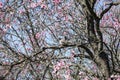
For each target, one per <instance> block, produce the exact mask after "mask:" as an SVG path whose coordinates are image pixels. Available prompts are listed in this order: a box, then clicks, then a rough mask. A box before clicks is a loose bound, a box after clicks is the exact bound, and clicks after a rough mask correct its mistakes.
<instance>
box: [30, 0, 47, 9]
mask: <svg viewBox="0 0 120 80" xmlns="http://www.w3.org/2000/svg"><path fill="white" fill-rule="evenodd" d="M37 6H41V8H43V9H46V8H47V6H46V5H45V4H44V3H42V1H38V2H37V3H36V2H31V3H30V6H29V8H36V7H37Z"/></svg>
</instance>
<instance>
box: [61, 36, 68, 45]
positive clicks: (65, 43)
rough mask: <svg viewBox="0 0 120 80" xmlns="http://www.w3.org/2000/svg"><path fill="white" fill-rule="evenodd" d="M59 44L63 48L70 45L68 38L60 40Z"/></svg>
mask: <svg viewBox="0 0 120 80" xmlns="http://www.w3.org/2000/svg"><path fill="white" fill-rule="evenodd" d="M59 44H60V45H61V46H67V45H69V44H70V41H69V40H67V37H63V38H59Z"/></svg>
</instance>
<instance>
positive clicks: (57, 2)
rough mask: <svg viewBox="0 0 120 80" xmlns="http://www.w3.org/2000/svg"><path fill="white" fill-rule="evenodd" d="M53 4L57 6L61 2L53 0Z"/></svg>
mask: <svg viewBox="0 0 120 80" xmlns="http://www.w3.org/2000/svg"><path fill="white" fill-rule="evenodd" d="M53 2H54V4H59V3H60V2H61V1H60V0H53Z"/></svg>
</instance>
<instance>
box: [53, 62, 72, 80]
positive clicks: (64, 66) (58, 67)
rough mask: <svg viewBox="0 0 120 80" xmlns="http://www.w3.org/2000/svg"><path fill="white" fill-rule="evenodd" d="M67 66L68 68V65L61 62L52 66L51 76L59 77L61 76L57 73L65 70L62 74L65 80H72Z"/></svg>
mask: <svg viewBox="0 0 120 80" xmlns="http://www.w3.org/2000/svg"><path fill="white" fill-rule="evenodd" d="M69 66H70V65H69V64H65V62H64V61H63V60H61V61H60V62H58V63H57V64H56V65H54V66H53V68H54V71H53V74H56V73H57V76H59V77H60V76H61V74H60V73H59V71H61V70H62V69H65V70H66V72H65V73H64V77H65V80H72V79H71V75H70V73H71V70H70V69H69Z"/></svg>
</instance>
